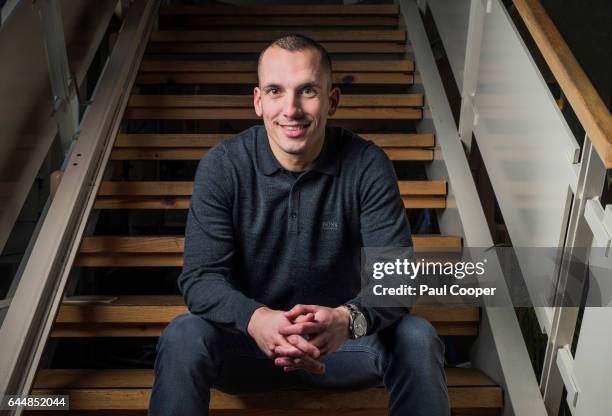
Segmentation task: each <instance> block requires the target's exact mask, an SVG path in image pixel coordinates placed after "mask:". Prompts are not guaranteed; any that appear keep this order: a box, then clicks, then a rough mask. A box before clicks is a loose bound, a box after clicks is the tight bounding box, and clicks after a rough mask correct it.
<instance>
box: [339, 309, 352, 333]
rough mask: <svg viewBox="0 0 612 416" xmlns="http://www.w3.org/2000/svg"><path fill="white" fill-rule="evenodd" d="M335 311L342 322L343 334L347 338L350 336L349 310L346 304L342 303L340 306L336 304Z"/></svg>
mask: <svg viewBox="0 0 612 416" xmlns="http://www.w3.org/2000/svg"><path fill="white" fill-rule="evenodd" d="M336 313H337V314H338V316H339V319H340V322H341V323H342V328H344V332H343V333H344V335H346V337H347V338H349V337H350V322H351V318H350V315H351V313H350V311H349V308H347V307H346V306H344V305H342V306H338V307H337V308H336Z"/></svg>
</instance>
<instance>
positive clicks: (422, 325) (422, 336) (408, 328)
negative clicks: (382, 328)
mask: <svg viewBox="0 0 612 416" xmlns="http://www.w3.org/2000/svg"><path fill="white" fill-rule="evenodd" d="M394 335H395V336H394V339H395V342H396V343H397V344H398V345H397V347H399V349H400V350H402V351H405V352H407V351H413V352H414V353H415V354H416V356H420V357H422V358H424V357H426V356H428V355H434V356H435V355H436V354H443V353H444V352H443V345H444V344H443V343H442V341H441V340H440V338H439V337H438V334H437V332H436V330H435V328H434V327H433V326H432V325H431V323H429V321H427V320H426V319H424V318H422V317H420V316H416V315H407V316H405V317H403V318H402V319H401V320H400V321H399V322H398V324H397V326H396V327H395V334H394Z"/></svg>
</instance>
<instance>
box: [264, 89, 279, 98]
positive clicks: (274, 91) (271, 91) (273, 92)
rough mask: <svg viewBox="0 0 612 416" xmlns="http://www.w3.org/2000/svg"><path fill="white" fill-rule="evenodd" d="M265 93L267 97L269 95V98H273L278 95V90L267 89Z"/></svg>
mask: <svg viewBox="0 0 612 416" xmlns="http://www.w3.org/2000/svg"><path fill="white" fill-rule="evenodd" d="M266 92H267V93H268V95H271V96H273V97H274V96H275V95H278V94H279V90H278V88H275V87H272V88H268V89H267V90H266Z"/></svg>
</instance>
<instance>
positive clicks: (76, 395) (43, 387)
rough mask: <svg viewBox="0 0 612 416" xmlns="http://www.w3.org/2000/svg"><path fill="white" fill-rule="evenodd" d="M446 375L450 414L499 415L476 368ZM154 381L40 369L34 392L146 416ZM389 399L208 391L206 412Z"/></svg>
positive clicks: (332, 410)
mask: <svg viewBox="0 0 612 416" xmlns="http://www.w3.org/2000/svg"><path fill="white" fill-rule="evenodd" d="M445 372H446V380H447V384H448V393H449V399H450V405H451V408H452V411H453V415H458V414H462V415H467V414H478V415H483V414H487V415H495V414H499V411H500V410H501V408H502V406H503V395H502V391H501V388H500V387H499V386H497V385H496V384H495V382H493V380H491V379H490V378H489V377H487V376H486V375H485V374H484V373H482V372H481V371H479V370H477V369H471V368H447V369H445ZM153 380H154V374H153V370H150V369H130V370H123V369H112V370H111V369H109V370H90V369H76V370H75V369H70V370H68V369H52V370H51V369H49V370H41V371H39V373H38V375H37V376H36V379H35V382H34V389H33V391H32V394H33V395H50V394H60V393H61V394H67V395H69V396H70V409H71V410H73V411H80V412H83V411H88V410H100V411H111V410H116V411H119V410H123V411H134V410H140V411H143V412H146V410H147V409H148V405H149V400H150V395H151V387H152V386H153ZM387 400H388V396H387V393H386V392H385V390H384V389H382V388H373V389H367V390H361V391H357V392H348V393H335V392H326V391H282V392H270V393H263V394H250V395H248V396H241V395H230V394H226V393H222V392H220V391H218V390H212V392H211V400H210V410H211V413H213V414H221V413H222V414H236V415H238V414H244V415H246V414H250V415H255V414H257V415H264V414H265V415H270V416H281V415H282V416H289V415H302V416H305V415H306V414H315V413H312V412H316V414H317V415H339V414H347V415H349V414H350V415H359V416H365V415H370V416H372V415H380V416H382V415H386V414H387V413H386V411H387V410H386V409H387ZM308 411H310V412H311V413H309V412H308ZM217 412H218V413H217ZM36 414H38V413H34V415H36Z"/></svg>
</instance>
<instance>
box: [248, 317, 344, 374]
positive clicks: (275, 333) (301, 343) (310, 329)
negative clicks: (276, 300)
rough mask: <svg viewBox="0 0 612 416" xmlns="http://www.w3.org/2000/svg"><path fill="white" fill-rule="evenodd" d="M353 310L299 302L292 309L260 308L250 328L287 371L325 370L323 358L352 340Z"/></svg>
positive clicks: (263, 348)
mask: <svg viewBox="0 0 612 416" xmlns="http://www.w3.org/2000/svg"><path fill="white" fill-rule="evenodd" d="M348 322H349V312H348V310H347V309H346V308H344V307H338V308H327V307H325V306H319V305H295V306H294V307H293V308H291V310H289V311H286V312H284V311H278V310H273V309H270V308H267V307H262V308H259V309H257V310H256V311H255V312H254V313H253V316H252V317H251V320H250V322H249V325H248V327H247V331H248V333H249V335H251V337H253V339H254V340H255V342H256V343H257V346H258V347H259V348H260V349H261V350H262V351H263V352H264V354H266V356H267V357H269V358H271V359H273V360H274V364H275V365H277V366H279V367H283V370H284V371H294V370H297V369H303V370H307V371H310V372H312V373H315V374H323V373H324V372H325V364H323V363H322V362H321V361H319V359H320V358H321V357H324V356H325V355H327V354H330V353H332V352H334V351H335V350H336V349H338V348H339V347H340V346H341V345H342V344H344V342H345V341H346V340H347V339H348Z"/></svg>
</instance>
